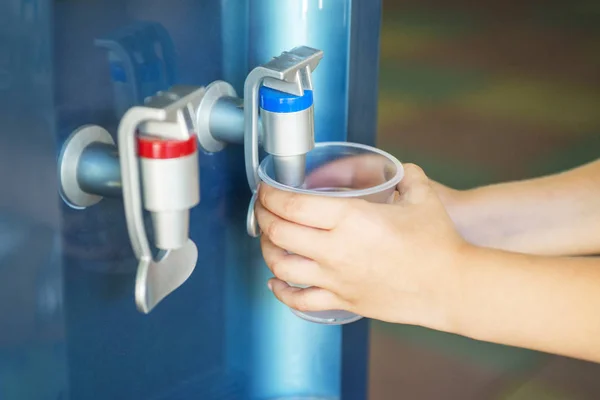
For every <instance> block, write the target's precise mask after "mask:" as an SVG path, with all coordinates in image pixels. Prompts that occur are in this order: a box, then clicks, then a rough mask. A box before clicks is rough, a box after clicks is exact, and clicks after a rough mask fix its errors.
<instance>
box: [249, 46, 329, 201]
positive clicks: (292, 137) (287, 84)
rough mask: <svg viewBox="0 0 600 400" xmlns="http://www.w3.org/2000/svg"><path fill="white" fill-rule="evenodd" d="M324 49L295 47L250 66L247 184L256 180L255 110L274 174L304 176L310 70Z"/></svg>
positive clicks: (310, 139)
mask: <svg viewBox="0 0 600 400" xmlns="http://www.w3.org/2000/svg"><path fill="white" fill-rule="evenodd" d="M322 57H323V51H321V50H316V49H312V48H310V47H305V46H303V47H296V48H294V49H292V50H290V51H289V52H283V53H282V54H281V55H280V56H278V57H275V58H273V59H272V60H271V61H269V62H268V63H266V64H264V65H261V66H259V67H256V68H254V69H253V70H252V71H251V72H250V74H249V75H248V77H247V78H246V81H245V83H244V123H245V127H244V147H245V158H246V175H247V178H248V184H249V185H250V189H251V190H252V191H253V192H254V191H255V190H256V187H257V186H258V182H259V180H258V164H259V160H258V141H259V134H258V129H259V128H258V116H259V110H258V109H259V103H260V116H261V118H262V127H263V137H262V144H263V148H264V149H265V151H266V152H267V153H269V154H271V155H273V156H274V166H275V171H276V175H277V179H278V180H279V181H280V182H281V183H283V184H286V185H289V186H300V185H302V183H303V182H304V171H305V166H306V161H305V160H306V153H308V152H309V151H310V150H312V148H313V147H314V144H315V139H314V117H313V93H312V90H313V86H312V79H311V73H312V71H313V70H314V69H315V68H316V67H317V65H318V63H319V61H320V60H321V58H322Z"/></svg>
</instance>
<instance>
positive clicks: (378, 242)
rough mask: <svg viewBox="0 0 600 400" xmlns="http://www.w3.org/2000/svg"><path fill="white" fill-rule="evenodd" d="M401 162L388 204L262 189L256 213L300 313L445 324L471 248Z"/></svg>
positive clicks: (279, 283)
mask: <svg viewBox="0 0 600 400" xmlns="http://www.w3.org/2000/svg"><path fill="white" fill-rule="evenodd" d="M404 168H405V177H404V179H403V180H402V181H401V183H400V184H399V185H398V191H399V193H400V196H399V198H398V200H397V201H396V203H395V204H390V205H386V204H374V203H368V202H366V201H364V200H358V199H339V198H331V197H322V196H312V195H301V194H297V193H291V192H285V191H279V190H276V189H273V188H272V187H269V186H267V185H261V187H260V191H259V200H260V201H259V202H257V205H256V216H257V219H258V222H259V225H260V227H261V230H262V232H263V236H262V238H261V241H262V250H263V255H264V258H265V261H266V263H267V265H268V266H269V268H270V269H271V270H272V271H273V273H274V274H275V276H276V277H277V279H274V280H272V281H271V282H269V284H270V286H271V288H272V290H273V293H274V294H275V296H277V298H279V300H281V301H282V302H283V303H285V304H287V305H288V306H290V307H292V308H295V309H298V310H301V311H320V310H331V309H338V310H347V311H351V312H354V313H357V314H359V315H363V316H365V317H371V318H376V319H380V320H385V321H389V322H401V323H410V324H416V325H424V326H428V327H431V328H436V329H444V330H447V329H449V327H450V326H451V324H452V320H453V312H454V305H455V304H457V302H458V301H459V299H460V289H459V285H458V283H459V282H460V274H461V272H460V271H461V265H462V260H463V258H464V257H466V254H467V253H468V251H469V249H470V246H469V245H468V244H467V243H466V242H465V241H464V240H463V239H462V238H461V237H460V236H459V235H458V233H457V232H456V231H455V229H454V226H453V224H452V221H451V220H450V218H449V217H448V214H447V213H446V211H445V209H444V206H443V205H442V203H441V201H440V200H439V198H438V197H437V195H436V194H435V192H434V190H433V189H432V186H431V184H430V182H429V180H428V178H427V177H426V176H425V174H424V173H423V171H422V170H421V169H420V168H419V167H417V166H415V165H410V164H407V165H405V166H404ZM286 250H287V251H289V252H291V253H293V254H287V252H286ZM285 282H291V283H294V284H299V285H307V286H312V287H311V288H308V289H300V288H295V287H290V286H289V285H287V284H286V283H285Z"/></svg>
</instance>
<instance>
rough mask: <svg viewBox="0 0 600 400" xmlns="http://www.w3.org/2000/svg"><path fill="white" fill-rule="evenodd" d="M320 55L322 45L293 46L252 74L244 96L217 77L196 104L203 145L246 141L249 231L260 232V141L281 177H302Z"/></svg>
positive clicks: (311, 142)
mask: <svg viewBox="0 0 600 400" xmlns="http://www.w3.org/2000/svg"><path fill="white" fill-rule="evenodd" d="M322 58H323V51H322V50H317V49H313V48H311V47H307V46H300V47H295V48H293V49H292V50H290V51H285V52H283V53H281V55H279V56H277V57H274V58H273V59H272V60H271V61H269V62H268V63H266V64H263V65H260V66H258V67H256V68H254V69H253V70H252V71H251V72H250V73H249V74H248V76H247V77H246V81H245V82H244V99H243V101H242V100H241V99H238V98H237V95H236V92H235V90H234V89H233V87H232V86H231V85H230V84H228V83H227V82H223V81H215V82H212V83H211V84H210V85H208V86H207V88H206V94H205V96H204V97H203V99H202V100H201V102H200V104H199V106H198V108H197V112H196V128H197V132H198V141H199V143H200V146H201V147H202V148H203V149H204V150H205V151H208V152H217V151H220V150H222V149H223V148H224V147H225V146H226V145H227V143H238V144H240V143H243V145H244V156H245V164H246V176H247V179H248V185H249V186H250V190H251V191H252V193H253V195H254V196H253V197H252V201H251V203H250V207H249V210H252V211H249V213H248V215H249V219H248V222H247V227H248V233H249V234H250V235H251V236H257V235H258V232H257V228H256V224H255V222H254V221H253V215H254V213H253V207H254V202H255V201H256V196H255V194H256V189H257V187H258V183H259V177H258V166H259V153H258V150H259V143H260V144H262V147H263V149H264V150H265V151H266V152H267V153H269V154H271V155H272V156H273V161H274V168H275V174H276V178H277V180H278V181H279V182H281V183H283V184H285V185H288V186H293V187H298V186H301V185H302V184H303V183H304V174H305V169H306V153H308V152H309V151H311V150H312V149H313V147H314V146H315V135H314V116H313V112H314V111H313V107H314V106H313V85H312V72H313V71H314V70H315V68H317V66H318V64H319V62H320V61H321V59H322ZM259 117H260V119H259Z"/></svg>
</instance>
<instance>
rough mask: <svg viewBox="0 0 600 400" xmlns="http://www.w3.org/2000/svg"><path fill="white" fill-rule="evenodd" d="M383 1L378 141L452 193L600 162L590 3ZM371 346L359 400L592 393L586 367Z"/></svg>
mask: <svg viewBox="0 0 600 400" xmlns="http://www.w3.org/2000/svg"><path fill="white" fill-rule="evenodd" d="M383 8H384V15H383V27H382V39H381V72H380V99H379V136H378V145H379V147H381V148H383V149H385V150H387V151H390V152H391V153H392V154H394V155H396V156H397V157H399V159H400V160H401V161H404V162H408V161H409V162H415V163H417V164H419V165H421V166H422V167H423V168H424V169H425V171H426V172H427V173H428V175H429V176H430V177H432V178H434V179H436V180H438V181H441V182H442V183H445V184H448V185H451V186H453V187H456V188H469V187H473V186H477V185H481V184H487V183H492V182H498V181H504V180H511V179H521V178H527V177H533V176H538V175H541V174H546V173H551V172H555V171H559V170H562V169H565V168H569V167H572V166H575V165H578V164H581V163H584V162H587V161H590V160H593V159H596V158H598V157H599V156H600V1H592V0H589V1H582V0H576V1H548V0H546V1H537V0H527V1H516V0H503V1H489V0H485V1H479V2H474V1H467V0H384V6H383ZM507 295H508V294H507ZM371 352H372V356H371V372H370V373H371V389H370V392H371V394H370V397H369V398H370V399H371V400H383V399H385V400H389V399H411V400H412V399H507V400H522V399H527V400H529V399H533V400H536V399H549V400H555V399H600V365H596V364H592V363H586V362H581V361H576V360H572V359H567V358H562V357H556V356H551V355H547V354H542V353H537V352H531V351H526V350H522V349H515V348H510V347H505V346H497V345H491V344H486V343H480V342H475V341H472V340H469V339H466V338H462V337H457V336H453V335H447V334H443V333H439V332H433V331H429V330H425V329H420V328H414V327H406V326H399V325H388V324H383V323H376V322H374V323H373V329H372V344H371Z"/></svg>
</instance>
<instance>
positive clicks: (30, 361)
mask: <svg viewBox="0 0 600 400" xmlns="http://www.w3.org/2000/svg"><path fill="white" fill-rule="evenodd" d="M376 3H377V6H376V7H374V9H375V10H376V13H378V12H379V2H376ZM350 4H351V1H350V0H315V1H302V0H289V1H287V0H286V1H281V0H235V1H234V0H211V1H195V0H177V1H166V0H86V1H81V0H56V1H53V2H52V1H41V0H21V1H13V2H1V3H0V40H1V43H0V126H2V131H1V132H0V188H2V190H1V191H0V326H2V328H3V329H0V399H2V400H5V399H7V400H13V399H14V400H21V399H27V400H37V399H44V400H45V399H50V400H58V399H61V400H66V399H77V400H79V399H86V400H96V399H102V400H104V399H128V400H137V399H144V400H147V399H150V400H153V399H206V400H210V399H222V400H225V399H236V400H244V399H252V400H254V399H267V398H273V397H277V396H284V397H286V396H301V395H311V396H321V397H329V398H339V397H340V394H341V393H344V398H345V399H346V398H348V399H351V398H352V399H353V398H357V399H358V398H364V395H365V391H364V388H365V387H366V369H365V367H366V349H367V346H366V332H367V324H366V323H362V322H361V323H357V324H353V325H352V326H350V327H346V328H344V329H343V330H342V328H341V327H335V326H321V325H316V324H312V323H309V322H306V321H304V320H302V319H299V318H297V317H296V316H294V315H293V314H292V313H291V312H290V311H289V310H288V309H287V308H286V307H285V306H283V305H282V304H280V303H279V302H278V301H277V300H276V299H275V298H274V297H273V296H272V294H271V293H270V292H269V291H268V290H267V288H266V280H267V279H268V277H269V276H270V274H269V271H268V269H267V268H266V266H265V265H264V262H263V260H262V256H261V254H260V249H259V245H258V241H257V240H253V239H250V238H248V236H247V234H246V232H245V225H244V221H245V217H246V207H247V204H248V201H249V195H250V193H249V191H248V188H247V183H246V177H245V176H246V175H245V171H244V159H243V151H242V149H241V147H240V146H229V147H227V148H226V150H225V151H222V152H220V153H217V154H206V153H202V154H201V155H200V158H199V168H200V171H201V202H200V205H199V206H197V207H196V208H195V209H194V210H193V211H192V214H191V221H192V222H191V231H190V232H191V237H192V239H193V240H194V241H195V242H196V243H197V245H198V248H199V252H200V261H199V264H198V266H197V268H196V270H195V272H194V273H193V274H192V276H191V278H190V279H189V280H188V281H187V282H186V283H185V284H184V285H183V286H182V287H181V288H180V289H179V290H177V291H176V292H175V293H173V294H172V295H171V296H169V297H168V298H166V299H165V300H164V301H163V302H162V303H161V304H159V306H158V307H157V308H156V309H155V310H153V311H152V312H151V313H150V314H149V315H142V314H140V313H139V312H138V311H137V310H136V309H135V304H134V300H133V283H134V274H135V268H136V265H137V263H136V261H135V259H134V257H133V254H132V251H131V247H130V244H129V239H128V236H127V229H126V226H125V221H124V213H123V204H122V202H121V200H120V199H104V200H103V201H102V202H101V203H99V204H97V205H95V206H92V207H89V208H88V209H85V210H76V209H73V208H70V207H69V206H67V205H66V204H65V203H64V202H63V201H62V200H61V198H60V196H59V194H58V181H57V158H58V155H59V152H60V149H61V147H62V144H63V142H64V141H65V139H66V138H67V137H68V136H69V134H70V133H71V132H72V131H73V130H74V129H76V128H78V127H80V126H81V125H84V124H97V125H101V126H103V127H105V128H106V129H108V130H109V132H111V134H113V136H114V134H115V133H116V128H117V125H118V121H119V119H120V117H121V116H122V115H123V113H124V112H125V110H127V109H128V108H129V107H131V106H133V105H138V104H141V103H142V102H143V100H144V98H145V97H147V96H149V95H151V94H153V93H154V92H156V91H158V90H164V89H167V88H168V87H169V86H170V85H172V84H191V85H204V84H208V83H210V82H211V81H214V80H217V79H223V80H228V81H230V82H231V83H232V84H233V85H234V87H235V88H236V90H237V91H238V93H242V85H243V80H244V77H245V76H246V74H247V73H248V71H249V69H250V68H252V67H254V66H256V65H257V64H258V63H264V62H266V61H268V60H269V59H270V58H271V57H272V56H274V55H277V54H279V53H280V52H281V51H283V50H288V49H290V48H292V47H294V46H297V45H309V46H312V47H316V48H319V49H323V50H324V51H325V57H324V59H323V61H322V62H321V64H320V65H319V68H318V69H317V70H316V72H315V74H314V89H315V90H314V102H315V125H316V126H315V128H316V138H317V140H318V141H324V140H345V139H346V135H347V132H350V133H351V132H353V130H356V129H357V128H356V127H357V126H358V125H357V124H358V122H357V121H356V120H355V119H352V118H349V115H348V107H350V108H351V109H356V107H358V105H357V104H358V103H356V102H354V100H353V99H352V98H351V97H352V93H353V92H352V91H353V90H359V91H360V93H361V96H365V98H366V99H372V98H373V93H374V92H372V91H369V88H371V90H375V89H373V88H375V87H376V82H377V80H376V74H369V75H368V77H367V78H365V79H364V80H363V81H361V82H360V84H359V82H358V79H357V78H356V76H357V74H359V73H360V72H357V71H365V69H364V68H367V67H369V66H371V67H372V66H374V65H375V66H376V62H375V61H374V60H373V62H371V63H369V62H363V63H362V64H360V63H358V64H357V60H355V54H356V53H355V51H359V52H364V51H366V50H365V49H367V48H368V46H373V44H374V43H375V42H376V41H377V33H378V32H376V33H373V32H375V30H376V29H375V28H377V29H378V28H379V25H378V24H379V22H378V20H376V22H373V23H375V24H376V26H375V25H374V26H373V28H372V29H368V28H366V30H367V31H368V32H367V33H368V35H367V36H368V37H369V38H370V39H369V40H367V41H364V40H362V41H360V43H362V44H360V45H359V46H358V47H356V46H353V45H351V40H350V38H351V37H355V35H356V33H355V32H354V30H355V28H354V27H355V26H362V27H363V28H361V29H365V26H366V25H365V23H367V22H368V20H365V21H367V22H365V21H363V20H357V18H356V17H355V13H354V8H353V9H352V13H351V9H350ZM353 7H354V5H353ZM365 15H374V14H373V13H371V14H369V13H366V14H365ZM356 21H358V22H356ZM361 21H362V22H361ZM372 21H375V20H372ZM290 28H291V29H290ZM353 40H354V39H353ZM375 47H376V46H375ZM357 49H358V50H357ZM361 49H362V50H361ZM359 54H365V53H359ZM369 54H370V53H369ZM352 60H354V61H352ZM359 64H360V65H362V67H360V68H357V67H356V65H359ZM361 68H362V69H361ZM375 68H376V67H375ZM367 70H368V68H367ZM349 81H350V82H351V84H350V85H349ZM361 85H362V86H361ZM375 94H376V92H375ZM367 101H368V102H371V100H367ZM369 104H370V103H369ZM353 107H354V108H353ZM363 117H364V121H366V122H364V123H365V124H366V125H365V126H367V127H369V126H371V125H370V123H371V122H372V121H374V118H375V112H374V110H373V111H368V112H367V113H366V114H365V115H363ZM372 128H373V129H371V130H368V131H369V132H370V134H372V135H374V126H373V127H372ZM360 129H362V128H360ZM371 139H372V137H371V138H369V137H367V136H361V137H360V138H357V139H353V140H360V141H366V142H369V141H370V140H371ZM4 327H10V329H4ZM342 332H343V341H342ZM342 379H343V380H342ZM350 393H354V397H352V396H351V395H350ZM347 394H348V397H347Z"/></svg>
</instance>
